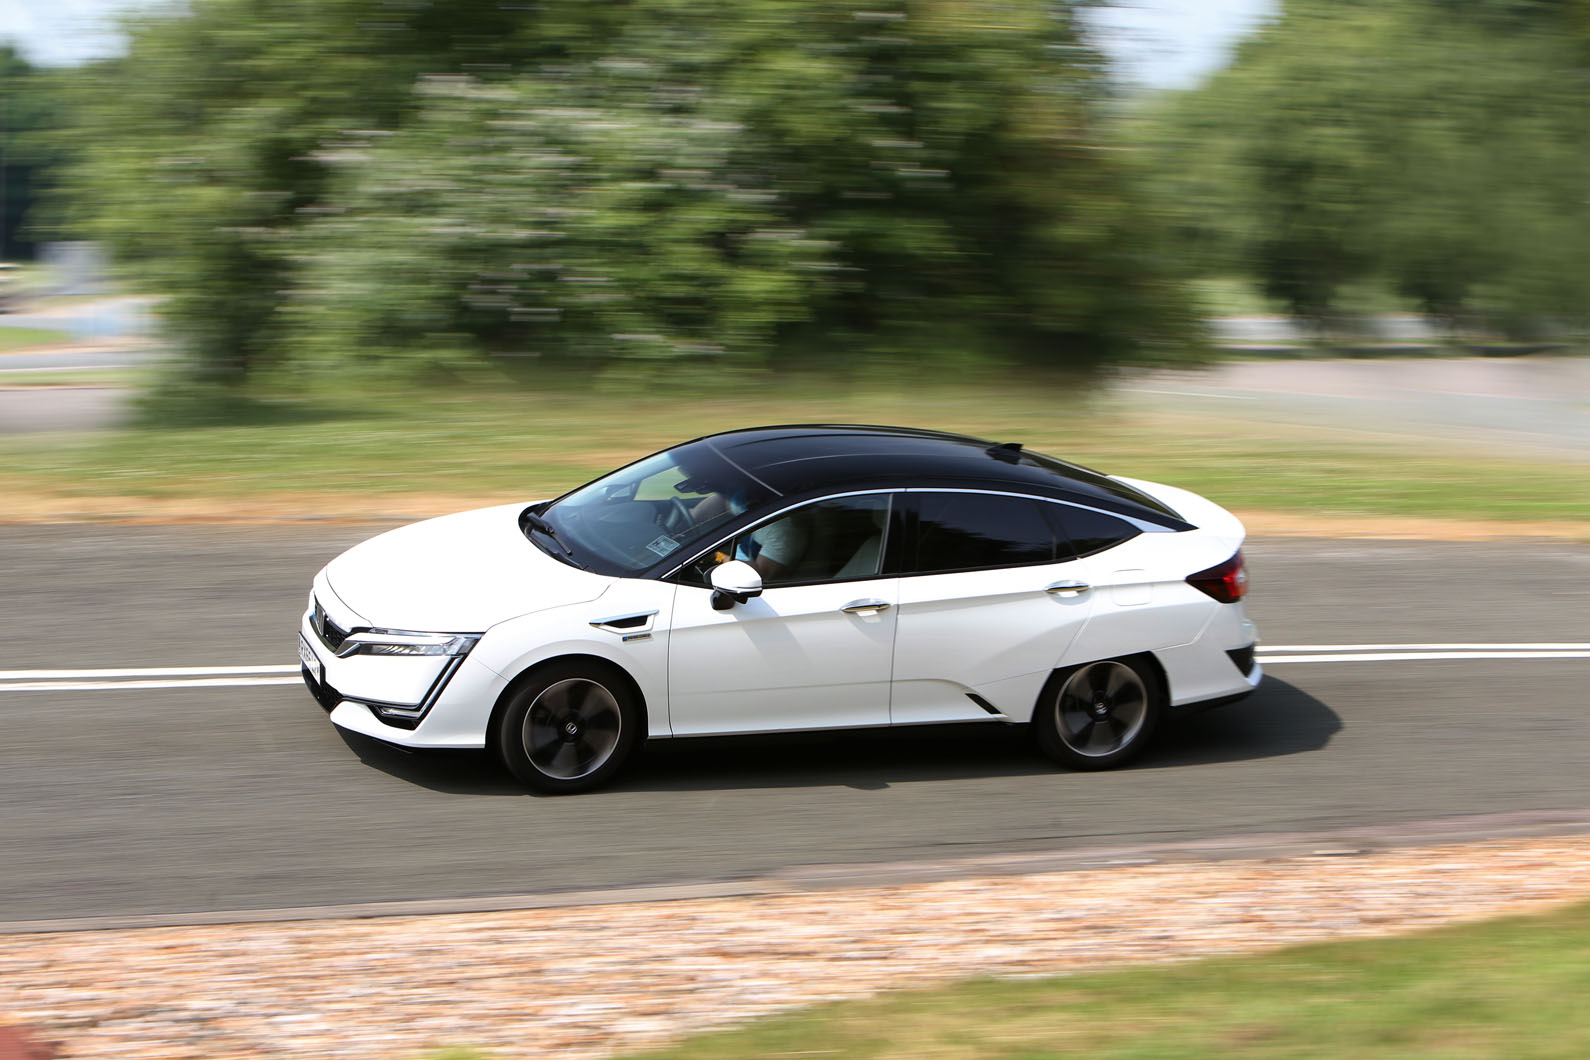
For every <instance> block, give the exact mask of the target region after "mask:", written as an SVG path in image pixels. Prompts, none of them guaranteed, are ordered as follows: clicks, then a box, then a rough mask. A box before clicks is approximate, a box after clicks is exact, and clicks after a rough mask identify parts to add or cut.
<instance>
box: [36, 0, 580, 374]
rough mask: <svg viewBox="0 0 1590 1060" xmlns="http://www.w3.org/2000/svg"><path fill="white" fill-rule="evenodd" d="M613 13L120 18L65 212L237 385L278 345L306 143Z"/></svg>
mask: <svg viewBox="0 0 1590 1060" xmlns="http://www.w3.org/2000/svg"><path fill="white" fill-rule="evenodd" d="M609 6H610V5H603V4H593V5H580V4H574V3H557V2H555V0H554V2H550V3H547V4H542V5H536V6H534V7H532V6H531V5H523V6H520V5H508V4H503V3H500V2H499V0H438V2H434V3H394V2H389V0H193V2H191V3H190V4H187V5H185V6H184V7H183V8H182V9H180V10H178V11H176V12H169V11H168V12H161V13H152V14H145V15H140V16H136V17H131V18H129V19H128V21H127V30H128V33H129V36H130V46H129V52H128V54H127V56H126V57H125V58H120V59H113V60H107V61H104V62H99V63H94V64H90V65H89V66H86V67H84V68H82V69H81V71H80V76H79V78H78V80H79V82H80V88H81V92H82V96H83V107H82V113H81V119H80V123H79V126H78V128H77V129H76V130H75V133H76V135H75V140H76V142H77V143H78V144H79V145H80V146H81V154H82V157H81V162H80V164H79V165H77V166H75V167H74V168H73V170H72V171H71V174H70V178H69V181H68V187H67V189H66V191H67V193H68V196H69V202H70V203H71V204H72V206H73V209H72V212H71V214H70V217H71V220H72V221H73V222H74V223H75V225H76V230H77V231H78V232H81V233H83V234H86V235H89V236H92V237H95V238H99V239H102V240H104V241H105V242H106V243H108V244H109V245H110V247H111V248H112V250H113V251H114V252H115V253H116V254H117V255H118V257H120V258H121V259H122V260H124V261H127V262H129V263H131V264H132V265H133V266H134V269H135V271H136V276H137V277H138V279H139V280H141V281H142V283H143V284H144V285H145V286H146V287H148V288H149V289H151V290H154V291H157V292H159V293H162V294H165V295H168V296H169V299H168V301H167V302H166V305H165V308H164V310H163V315H164V317H165V318H166V321H167V323H168V325H169V327H170V330H171V331H172V333H173V337H174V338H175V340H176V341H177V343H178V345H179V347H180V348H181V349H183V350H184V351H185V352H186V353H187V354H188V356H189V357H190V359H191V361H192V365H193V367H194V369H195V370H196V372H198V373H199V374H201V375H203V376H206V377H210V378H214V379H221V380H232V381H236V380H240V379H242V378H244V377H245V376H246V375H247V373H248V372H249V371H250V370H251V369H252V368H253V367H255V366H256V365H257V364H258V363H259V362H261V361H262V360H269V359H270V358H271V357H272V356H274V354H275V352H276V351H277V350H278V348H279V343H280V340H281V329H280V320H279V315H278V314H277V310H278V308H279V307H280V305H281V302H282V297H283V291H284V290H285V289H286V288H287V287H288V286H289V285H290V282H291V281H290V278H289V276H290V272H291V256H290V253H289V251H288V244H289V242H290V240H289V239H288V235H289V233H290V232H291V231H292V230H293V229H294V228H295V227H296V226H298V225H299V224H300V222H301V221H302V220H303V217H304V211H306V210H308V209H310V208H311V207H312V206H313V205H314V204H315V203H317V202H318V201H319V200H320V198H321V196H322V194H323V191H324V185H325V180H326V175H327V167H326V165H325V163H324V162H323V161H322V159H321V157H320V156H319V155H318V153H317V148H318V146H319V145H320V144H321V143H322V142H323V141H325V140H327V139H328V138H333V137H337V136H341V135H342V134H343V133H344V132H345V131H346V130H348V129H351V128H364V129H377V130H379V129H390V128H393V127H396V126H398V125H400V124H401V123H402V121H403V120H404V118H405V117H406V116H407V114H408V113H409V112H410V111H411V110H412V108H413V104H414V97H413V94H412V91H411V87H412V85H413V83H414V80H415V78H416V77H417V76H419V75H420V74H422V73H428V72H453V71H460V70H466V69H467V70H472V71H474V72H475V74H476V76H480V77H493V76H506V75H508V74H509V73H511V72H512V71H513V70H514V69H515V68H516V64H521V63H525V62H528V61H532V60H535V59H541V58H551V57H555V56H558V55H560V54H564V52H565V46H566V43H567V42H569V41H574V42H582V41H586V40H589V39H591V38H593V37H599V36H600V27H601V25H602V23H603V22H604V21H605V20H606V19H607V18H608V17H609V13H608V7H609Z"/></svg>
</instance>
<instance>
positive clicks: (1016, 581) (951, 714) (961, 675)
mask: <svg viewBox="0 0 1590 1060" xmlns="http://www.w3.org/2000/svg"><path fill="white" fill-rule="evenodd" d="M1076 568H1077V564H1076V563H1075V562H1074V561H1073V562H1067V563H1045V564H1037V565H1033V566H1026V567H1008V568H1004V569H999V570H979V571H960V572H956V573H951V574H925V575H916V576H912V577H906V578H901V579H900V629H899V633H898V634H897V636H896V638H895V647H894V700H893V705H892V707H891V708H890V719H891V720H892V721H893V722H894V723H895V724H912V723H918V722H941V721H982V720H987V719H988V717H989V716H990V715H989V713H988V711H987V710H985V709H984V708H983V707H982V706H980V705H979V704H978V703H977V701H976V700H974V699H972V698H971V697H970V695H968V693H975V694H977V695H979V696H981V697H982V698H983V699H984V700H985V701H987V702H990V703H992V704H993V705H994V706H995V707H996V708H997V709H999V710H1000V712H1001V713H1002V714H1004V715H1005V716H1007V717H1010V716H1012V715H1014V716H1016V717H1020V716H1021V715H1023V714H1024V713H1030V712H1031V709H1032V705H1031V703H1030V702H1028V703H1026V704H1025V706H1024V705H1023V704H1022V702H1021V700H1020V696H1021V691H1020V690H1022V689H1024V688H1025V687H1026V685H1027V684H1029V683H1030V682H1021V681H1019V680H1017V681H1016V683H1015V684H1013V685H1012V684H1010V683H1009V682H1011V680H1012V679H1020V678H1023V677H1028V676H1030V675H1034V674H1036V675H1040V676H1039V678H1038V681H1037V684H1039V685H1041V684H1042V683H1043V678H1044V677H1046V676H1047V675H1048V673H1049V671H1050V670H1052V669H1054V668H1055V667H1056V666H1058V665H1059V664H1060V662H1061V660H1063V659H1064V658H1065V657H1066V652H1067V649H1068V648H1069V647H1070V645H1071V642H1072V640H1073V639H1074V638H1075V637H1076V636H1077V634H1078V633H1079V632H1080V631H1081V630H1082V629H1083V627H1084V626H1085V625H1086V624H1087V621H1088V615H1089V613H1090V612H1091V611H1092V610H1093V607H1094V604H1093V600H1092V599H1091V595H1090V594H1089V593H1086V592H1065V593H1063V594H1062V593H1059V592H1055V593H1050V592H1048V591H1046V590H1047V589H1048V587H1049V586H1052V585H1056V584H1061V583H1066V582H1070V581H1072V580H1074V579H1075V577H1076ZM1013 693H1015V694H1014V695H1013Z"/></svg>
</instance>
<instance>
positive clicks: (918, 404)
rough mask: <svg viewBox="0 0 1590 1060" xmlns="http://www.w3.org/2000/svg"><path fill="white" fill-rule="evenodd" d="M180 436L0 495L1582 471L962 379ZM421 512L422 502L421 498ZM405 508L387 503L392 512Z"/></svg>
mask: <svg viewBox="0 0 1590 1060" xmlns="http://www.w3.org/2000/svg"><path fill="white" fill-rule="evenodd" d="M189 417H190V420H189V422H188V423H186V424H182V425H160V424H154V425H149V426H144V427H140V428H136V429H131V430H126V431H119V432H113V433H104V434H92V435H75V436H64V435H56V436H34V437H29V436H12V437H9V438H7V437H0V468H4V469H5V470H4V471H3V472H0V490H3V491H5V492H7V493H8V494H10V495H11V496H12V497H13V498H14V503H13V506H12V507H13V514H15V513H16V512H19V511H21V512H24V513H25V510H26V507H27V499H28V498H34V499H40V498H43V499H53V500H55V501H56V502H62V503H67V504H70V503H71V502H73V501H74V500H84V501H87V500H92V499H94V498H100V499H104V498H112V499H114V500H115V501H116V503H118V504H121V505H122V506H123V507H124V508H127V509H128V510H136V509H137V508H138V507H139V505H140V504H143V503H147V504H148V505H149V506H150V507H151V509H153V510H162V511H165V510H171V509H172V508H173V506H175V508H177V509H180V507H181V505H182V503H184V502H187V501H191V500H193V499H195V498H206V499H209V500H211V501H213V502H218V503H223V504H224V503H228V502H233V501H237V502H248V504H250V505H251V506H253V507H254V508H256V509H257V508H260V507H263V508H267V509H273V510H277V511H279V513H280V514H282V515H287V516H295V515H296V516H317V515H318V516H343V517H350V518H356V517H359V516H360V515H361V514H369V513H378V512H381V511H391V510H397V509H400V508H401V509H404V510H413V509H414V504H413V503H407V502H412V501H414V500H415V499H416V498H419V499H421V501H422V502H423V503H421V507H424V505H425V504H426V503H428V504H430V505H432V506H434V507H435V509H436V510H438V511H444V510H448V509H449V508H452V507H457V506H459V505H461V504H466V503H487V502H489V501H491V500H498V499H500V500H504V501H507V500H514V499H518V498H526V497H533V496H544V495H549V494H554V493H557V492H561V491H562V490H564V489H567V488H569V487H572V486H574V485H577V484H579V483H580V482H583V481H586V480H588V479H589V478H591V477H593V476H595V475H597V474H600V473H602V472H604V471H606V470H609V469H611V468H613V467H615V466H617V465H619V464H621V463H624V462H626V461H629V460H632V459H635V458H636V457H638V456H641V455H644V454H645V453H648V452H651V451H654V450H656V449H658V448H662V447H664V446H666V445H669V444H672V443H674V442H677V441H681V440H683V439H686V438H690V437H694V436H697V435H700V434H705V433H710V432H713V431H718V430H725V429H729V428H733V427H741V426H751V425H756V424H766V423H798V422H864V423H890V424H907V425H913V426H925V427H935V428H941V429H946V430H953V431H964V432H966V433H969V434H974V435H979V436H983V437H988V438H992V439H995V440H999V441H1012V440H1019V441H1021V442H1023V443H1025V444H1026V445H1027V446H1028V447H1029V448H1033V449H1037V450H1040V451H1044V452H1049V453H1052V454H1055V455H1058V456H1062V457H1065V458H1067V459H1072V460H1075V461H1077V462H1080V463H1084V464H1088V465H1091V466H1094V467H1097V468H1099V469H1101V470H1104V471H1107V472H1110V473H1112V474H1121V475H1128V476H1133V477H1138V478H1147V479H1153V480H1157V481H1164V482H1169V483H1173V484H1175V485H1178V486H1184V487H1186V488H1188V489H1192V490H1195V491H1198V492H1200V493H1203V494H1206V495H1207V496H1209V497H1211V498H1213V499H1215V500H1217V501H1219V502H1220V503H1222V504H1224V505H1225V506H1227V507H1229V508H1232V509H1235V510H1238V511H1263V512H1279V513H1295V514H1297V515H1299V516H1310V515H1323V516H1334V517H1353V516H1389V517H1417V518H1430V517H1433V518H1438V519H1463V520H1499V521H1504V522H1514V523H1531V522H1537V523H1538V522H1551V523H1556V524H1568V525H1572V524H1576V523H1577V524H1583V525H1590V467H1587V466H1584V465H1580V464H1569V463H1563V464H1546V463H1530V462H1526V461H1522V460H1508V459H1498V458H1496V457H1495V456H1493V455H1491V454H1488V453H1484V452H1479V451H1477V452H1475V453H1463V452H1458V451H1454V450H1453V449H1452V448H1451V446H1450V445H1447V444H1443V443H1437V442H1434V441H1427V440H1412V441H1410V440H1409V439H1407V438H1398V437H1392V436H1386V437H1377V436H1373V435H1369V434H1365V433H1362V432H1351V431H1343V430H1335V429H1330V428H1323V427H1310V426H1303V425H1295V424H1274V423H1261V422H1253V421H1234V420H1232V419H1230V418H1228V417H1217V416H1214V415H1192V414H1167V413H1155V412H1149V411H1143V410H1136V411H1134V410H1131V409H1130V408H1128V407H1123V406H1115V405H1111V404H1108V403H1105V402H1103V401H1101V400H1097V399H1093V398H1090V397H1088V396H1087V394H1086V393H1085V392H1083V391H1080V390H1078V389H1076V388H1075V387H1073V386H1072V385H1071V384H1067V383H1066V382H1064V381H1061V380H1054V379H1046V378H1029V379H1025V380H1021V381H1019V382H1016V383H1013V382H1011V381H1009V379H1008V378H1000V379H995V378H991V377H990V378H978V377H975V376H970V375H969V376H968V377H967V378H965V379H963V380H962V381H960V382H958V383H956V384H955V385H947V384H917V385H910V386H904V385H901V384H899V383H898V382H895V381H893V380H870V381H869V380H863V381H859V382H854V383H851V384H847V385H825V384H822V383H819V382H817V381H813V380H794V381H791V380H775V381H768V380H763V381H757V382H751V383H746V384H744V385H740V386H736V387H735V388H733V389H729V388H727V387H724V386H717V387H713V388H711V389H707V390H705V391H704V392H700V393H694V392H678V391H676V392H673V393H666V394H656V393H635V392H610V391H607V390H599V389H593V388H591V387H590V386H586V385H583V384H581V383H579V382H577V381H574V382H571V381H568V380H561V381H558V382H556V383H553V384H546V385H543V386H541V387H540V388H539V389H536V390H529V391H527V390H524V389H521V388H517V387H515V388H492V387H484V386H472V387H455V388H449V389H440V390H434V391H428V392H427V391H419V390H414V389H403V390H396V389H395V390H390V391H384V392H383V391H378V390H371V389H368V388H365V389H361V390H360V391H359V392H357V393H348V394H342V395H335V394H320V395H313V396H309V397H300V398H293V399H287V398H281V399H261V398H249V399H239V398H227V399H224V400H222V399H216V400H214V401H212V402H211V403H209V404H207V405H205V406H204V407H201V408H197V409H191V410H189ZM426 499H428V500H426ZM398 501H404V502H405V503H404V504H399V503H397V502H398Z"/></svg>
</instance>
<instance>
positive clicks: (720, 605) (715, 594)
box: [709, 559, 762, 611]
mask: <svg viewBox="0 0 1590 1060" xmlns="http://www.w3.org/2000/svg"><path fill="white" fill-rule="evenodd" d="M709 580H710V581H711V582H712V609H713V610H714V611H727V610H728V609H729V608H731V607H733V606H734V605H735V604H743V603H745V602H746V601H747V600H749V599H750V598H751V597H753V596H761V595H762V576H761V575H760V574H758V573H757V572H756V568H755V567H753V566H751V565H750V564H749V563H746V562H744V561H743V560H738V559H731V560H727V561H725V562H723V563H720V564H718V565H717V566H716V567H713V568H712V574H711V575H710V576H709Z"/></svg>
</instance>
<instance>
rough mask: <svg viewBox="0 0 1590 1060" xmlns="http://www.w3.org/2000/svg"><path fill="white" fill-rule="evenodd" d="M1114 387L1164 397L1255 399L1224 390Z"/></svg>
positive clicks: (1134, 392) (1250, 395)
mask: <svg viewBox="0 0 1590 1060" xmlns="http://www.w3.org/2000/svg"><path fill="white" fill-rule="evenodd" d="M1115 389H1117V390H1124V391H1126V392H1128V393H1132V394H1160V395H1163V396H1165V397H1206V398H1222V399H1224V400H1228V401H1253V400H1256V399H1255V397H1254V395H1252V394H1230V393H1227V392H1226V391H1224V390H1166V389H1162V388H1160V387H1153V386H1118V387H1116V388H1115Z"/></svg>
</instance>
